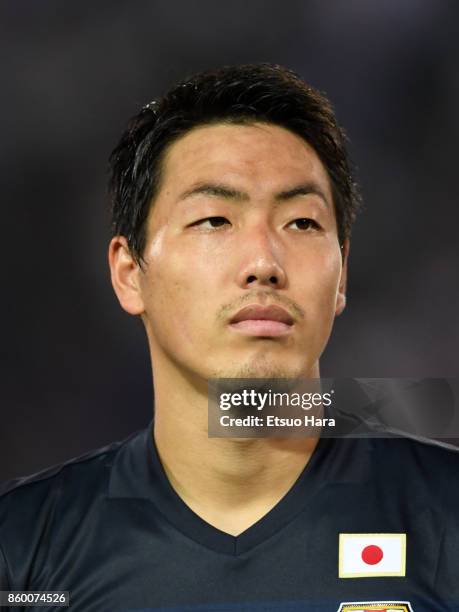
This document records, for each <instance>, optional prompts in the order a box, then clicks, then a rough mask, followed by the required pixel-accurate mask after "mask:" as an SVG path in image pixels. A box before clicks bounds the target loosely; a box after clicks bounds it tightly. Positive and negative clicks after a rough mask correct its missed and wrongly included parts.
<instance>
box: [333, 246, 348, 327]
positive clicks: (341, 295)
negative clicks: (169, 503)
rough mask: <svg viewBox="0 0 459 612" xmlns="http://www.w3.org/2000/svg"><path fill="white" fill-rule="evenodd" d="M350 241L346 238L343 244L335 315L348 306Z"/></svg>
mask: <svg viewBox="0 0 459 612" xmlns="http://www.w3.org/2000/svg"><path fill="white" fill-rule="evenodd" d="M349 249H350V242H349V240H345V241H344V243H343V246H342V257H343V265H342V268H341V277H340V280H339V286H338V292H337V294H336V307H335V316H336V315H340V314H341V313H342V312H343V310H344V308H345V307H346V287H347V260H348V257H349Z"/></svg>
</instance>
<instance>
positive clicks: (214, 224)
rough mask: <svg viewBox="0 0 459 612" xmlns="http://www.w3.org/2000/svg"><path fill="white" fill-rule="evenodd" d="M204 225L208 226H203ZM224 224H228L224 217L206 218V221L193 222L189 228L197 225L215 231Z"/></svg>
mask: <svg viewBox="0 0 459 612" xmlns="http://www.w3.org/2000/svg"><path fill="white" fill-rule="evenodd" d="M206 223H207V224H208V225H205V224H206ZM224 223H229V221H228V219H227V218H226V217H207V218H206V219H200V220H199V221H195V222H194V223H192V224H191V226H195V225H199V227H204V228H206V229H210V228H214V229H215V228H218V227H222V226H223V225H224Z"/></svg>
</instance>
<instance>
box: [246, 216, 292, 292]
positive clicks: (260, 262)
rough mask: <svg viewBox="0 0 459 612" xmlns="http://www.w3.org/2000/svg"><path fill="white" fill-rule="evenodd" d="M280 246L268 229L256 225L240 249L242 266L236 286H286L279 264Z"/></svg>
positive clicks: (283, 271)
mask: <svg viewBox="0 0 459 612" xmlns="http://www.w3.org/2000/svg"><path fill="white" fill-rule="evenodd" d="M280 250H281V249H280V244H279V243H278V241H277V240H276V238H275V236H273V235H272V233H271V232H270V230H269V228H266V227H265V226H263V225H261V224H258V225H257V227H255V228H253V230H252V231H250V232H248V233H247V234H246V235H245V236H244V239H243V244H241V247H240V257H241V258H242V262H243V263H242V265H241V268H240V270H239V273H238V284H239V286H241V287H243V288H244V289H249V288H254V287H257V286H265V287H266V286H268V287H271V288H276V289H281V288H283V287H285V284H286V273H285V270H284V267H283V265H282V263H281V258H280V255H281V252H280Z"/></svg>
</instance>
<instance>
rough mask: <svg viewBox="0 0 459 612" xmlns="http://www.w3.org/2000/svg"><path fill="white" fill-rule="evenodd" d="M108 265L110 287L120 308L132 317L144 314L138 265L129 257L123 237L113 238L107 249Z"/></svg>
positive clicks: (129, 253)
mask: <svg viewBox="0 0 459 612" xmlns="http://www.w3.org/2000/svg"><path fill="white" fill-rule="evenodd" d="M108 265H109V266H110V274H111V280H112V286H113V289H114V290H115V293H116V295H117V297H118V300H119V303H120V304H121V307H122V308H123V309H124V310H125V311H126V312H128V313H129V314H132V315H140V314H142V313H143V312H144V310H145V308H144V302H143V298H142V294H141V291H140V282H139V275H140V272H141V269H140V266H139V264H138V263H137V262H136V261H135V259H134V257H133V256H132V255H131V251H130V249H129V247H128V244H127V240H126V238H125V237H124V236H115V237H114V238H112V239H111V241H110V245H109V247H108Z"/></svg>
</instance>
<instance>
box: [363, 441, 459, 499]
mask: <svg viewBox="0 0 459 612" xmlns="http://www.w3.org/2000/svg"><path fill="white" fill-rule="evenodd" d="M369 442H370V445H369V448H370V452H371V456H372V460H371V465H372V470H371V472H372V475H373V476H374V477H380V478H381V479H384V480H385V481H386V482H387V481H390V483H392V484H393V486H394V487H395V488H397V489H398V490H399V491H401V490H403V491H404V492H405V493H406V494H410V495H413V496H415V497H419V496H422V497H425V498H426V499H428V498H430V499H436V500H437V501H438V502H440V501H441V503H446V504H447V505H451V504H453V505H454V507H455V508H456V509H459V487H458V486H457V481H458V478H459V448H456V447H455V446H453V445H452V444H445V443H442V442H439V441H431V442H429V441H421V440H415V439H409V438H373V439H371V440H369ZM445 509H446V508H445Z"/></svg>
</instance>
